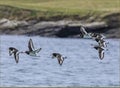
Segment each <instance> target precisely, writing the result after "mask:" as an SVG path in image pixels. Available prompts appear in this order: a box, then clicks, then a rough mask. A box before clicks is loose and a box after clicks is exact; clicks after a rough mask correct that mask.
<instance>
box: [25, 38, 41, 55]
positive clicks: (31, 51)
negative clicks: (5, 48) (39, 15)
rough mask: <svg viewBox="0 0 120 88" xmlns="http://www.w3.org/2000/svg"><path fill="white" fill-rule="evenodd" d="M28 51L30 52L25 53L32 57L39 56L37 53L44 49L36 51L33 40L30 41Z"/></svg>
mask: <svg viewBox="0 0 120 88" xmlns="http://www.w3.org/2000/svg"><path fill="white" fill-rule="evenodd" d="M28 49H29V50H28V51H25V52H24V53H26V54H27V55H30V56H37V53H39V52H40V51H41V49H42V48H39V49H35V48H34V45H33V41H32V39H30V40H29V42H28Z"/></svg>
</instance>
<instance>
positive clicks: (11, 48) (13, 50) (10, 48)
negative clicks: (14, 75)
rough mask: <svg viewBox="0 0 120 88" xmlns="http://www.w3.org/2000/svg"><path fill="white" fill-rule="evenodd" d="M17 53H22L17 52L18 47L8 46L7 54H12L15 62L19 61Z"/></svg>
mask: <svg viewBox="0 0 120 88" xmlns="http://www.w3.org/2000/svg"><path fill="white" fill-rule="evenodd" d="M19 53H22V52H19V51H18V49H16V48H14V47H9V56H11V55H14V58H15V61H16V63H18V61H19Z"/></svg>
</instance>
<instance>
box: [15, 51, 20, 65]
mask: <svg viewBox="0 0 120 88" xmlns="http://www.w3.org/2000/svg"><path fill="white" fill-rule="evenodd" d="M14 58H15V61H16V63H18V61H19V53H14Z"/></svg>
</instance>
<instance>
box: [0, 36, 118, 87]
mask: <svg viewBox="0 0 120 88" xmlns="http://www.w3.org/2000/svg"><path fill="white" fill-rule="evenodd" d="M30 38H32V40H33V42H34V45H35V48H39V47H41V48H42V50H41V52H40V53H39V54H38V56H40V57H31V56H28V55H26V54H20V59H19V63H18V64H16V63H15V60H14V58H13V56H9V54H8V48H9V47H11V46H13V47H16V48H17V49H19V50H20V51H25V50H27V49H28V40H29V39H30ZM106 41H108V42H109V45H108V47H107V48H108V51H105V57H104V59H103V60H100V59H99V57H98V52H97V50H95V49H94V48H93V47H92V46H91V44H97V43H96V42H95V41H94V40H92V39H67V38H66V39H65V38H63V39H60V38H43V37H39V36H35V37H27V36H7V35H3V36H0V86H6V87H7V86H8V87H9V86H28V87H29V86H35V87H39V86H63V87H66V86H120V79H119V78H120V71H119V70H120V68H119V66H120V48H119V46H120V43H119V41H120V40H119V39H106ZM53 52H59V53H61V54H62V55H64V56H67V59H65V60H64V63H63V65H62V66H60V65H59V64H58V61H57V59H52V58H51V54H52V53H53Z"/></svg>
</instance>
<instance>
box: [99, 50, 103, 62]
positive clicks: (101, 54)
mask: <svg viewBox="0 0 120 88" xmlns="http://www.w3.org/2000/svg"><path fill="white" fill-rule="evenodd" d="M99 58H100V59H101V60H102V59H103V58H104V51H103V50H99Z"/></svg>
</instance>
